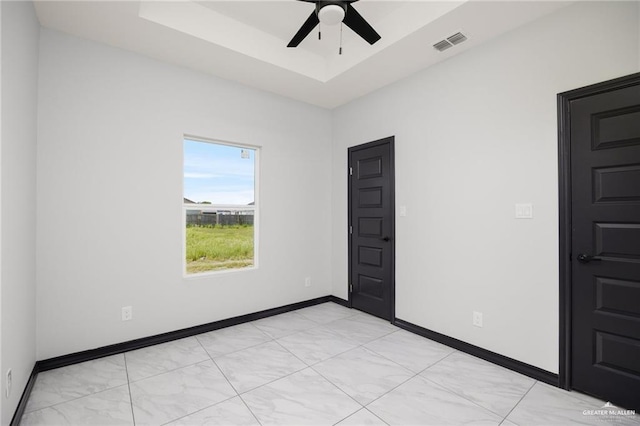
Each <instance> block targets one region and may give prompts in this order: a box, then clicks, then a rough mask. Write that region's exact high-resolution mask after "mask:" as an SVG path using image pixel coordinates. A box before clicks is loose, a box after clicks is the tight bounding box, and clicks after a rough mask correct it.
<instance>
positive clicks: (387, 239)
mask: <svg viewBox="0 0 640 426" xmlns="http://www.w3.org/2000/svg"><path fill="white" fill-rule="evenodd" d="M390 239H391V238H389V237H382V238H380V241H389V240H390Z"/></svg>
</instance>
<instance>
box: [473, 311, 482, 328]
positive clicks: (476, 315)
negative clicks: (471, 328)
mask: <svg viewBox="0 0 640 426" xmlns="http://www.w3.org/2000/svg"><path fill="white" fill-rule="evenodd" d="M473 325H475V326H476V327H482V312H476V311H473Z"/></svg>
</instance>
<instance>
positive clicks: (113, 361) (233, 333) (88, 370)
mask: <svg viewBox="0 0 640 426" xmlns="http://www.w3.org/2000/svg"><path fill="white" fill-rule="evenodd" d="M603 405H604V402H603V401H598V400H596V399H593V398H590V397H588V396H585V395H581V394H578V393H575V392H574V393H569V392H565V391H562V390H559V389H556V388H554V387H552V386H548V385H546V384H544V383H540V382H536V381H535V380H533V379H530V378H528V377H525V376H522V375H520V374H518V373H514V372H512V371H510V370H506V369H504V368H502V367H498V366H496V365H493V364H490V363H488V362H485V361H483V360H480V359H477V358H474V357H472V356H469V355H466V354H464V353H461V352H458V351H456V350H453V349H451V348H448V347H446V346H443V345H440V344H438V343H435V342H432V341H430V340H427V339H424V338H422V337H420V336H416V335H414V334H411V333H409V332H406V331H404V330H401V329H399V328H397V327H395V326H392V325H390V324H389V323H387V322H385V321H382V320H379V319H377V318H374V317H371V316H369V315H366V314H363V313H361V312H358V311H355V310H350V309H347V308H344V307H342V306H340V305H337V304H334V303H325V304H322V305H317V306H313V307H310V308H304V309H300V310H298V311H295V312H290V313H286V314H282V315H278V316H275V317H270V318H266V319H262V320H259V321H254V322H252V323H247V324H242V325H238V326H235V327H230V328H226V329H222V330H216V331H212V332H210V333H205V334H201V335H198V336H194V337H189V338H186V339H182V340H177V341H173V342H169V343H164V344H161V345H157V346H153V347H148V348H144V349H139V350H136V351H131V352H127V353H125V354H120V355H114V356H110V357H107V358H102V359H98V360H94V361H89V362H85V363H82V364H77V365H72V366H69V367H64V368H60V369H57V370H51V371H47V372H43V373H40V374H39V375H38V379H37V381H36V384H35V386H34V388H33V392H32V393H31V397H30V399H29V401H28V404H27V409H26V412H25V414H24V416H23V417H22V421H21V425H23V426H29V425H56V426H57V425H134V424H135V425H163V424H170V425H205V424H206V425H276V424H277V425H334V424H339V425H385V424H388V425H447V424H451V425H459V424H483V425H484V424H486V425H514V424H515V425H522V426H524V425H565V424H592V425H605V424H615V425H635V426H640V418H639V417H638V416H635V417H608V418H605V417H602V416H586V415H583V411H584V410H596V409H600V408H601V407H602V406H603Z"/></svg>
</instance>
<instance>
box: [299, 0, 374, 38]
mask: <svg viewBox="0 0 640 426" xmlns="http://www.w3.org/2000/svg"><path fill="white" fill-rule="evenodd" d="M299 1H304V2H307V3H315V4H316V10H314V11H313V12H312V13H311V15H310V16H309V17H308V18H307V20H306V21H305V22H304V24H302V27H300V29H299V30H298V32H297V33H296V35H294V36H293V38H292V39H291V41H290V42H289V44H288V45H287V47H297V46H298V45H299V44H300V42H302V40H304V39H305V37H307V36H308V35H309V33H310V32H311V31H313V29H314V28H315V27H316V26H317V25H318V24H319V23H323V24H327V25H332V24H337V23H340V22H342V23H344V24H345V25H346V26H347V27H349V28H351V29H352V30H353V31H354V32H355V33H356V34H358V35H359V36H360V37H362V38H363V39H365V40H366V41H367V42H368V43H369V44H374V43H375V42H377V41H378V40H380V34H378V33H377V32H376V30H374V29H373V27H372V26H371V25H369V23H368V22H367V21H366V20H365V19H364V18H363V17H362V15H360V14H359V13H358V11H357V10H355V9H354V8H353V6H351V3H355V2H356V1H358V0H336V1H330V0H327V1H324V0H299ZM318 35H319V34H318Z"/></svg>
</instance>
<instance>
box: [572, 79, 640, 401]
mask: <svg viewBox="0 0 640 426" xmlns="http://www.w3.org/2000/svg"><path fill="white" fill-rule="evenodd" d="M569 108H570V123H569V128H570V135H571V136H570V138H571V144H570V149H571V212H572V213H571V223H572V230H571V247H572V262H571V387H572V388H574V389H576V390H580V391H583V392H586V393H589V394H592V395H595V396H598V397H600V398H602V399H605V400H609V401H611V402H613V403H614V404H618V405H620V406H623V407H625V408H628V409H638V408H640V85H638V84H636V85H630V86H627V87H624V88H621V89H616V90H611V91H605V92H603V93H597V94H593V95H591V96H585V97H581V98H578V99H575V100H572V101H571V102H570V105H569Z"/></svg>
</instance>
